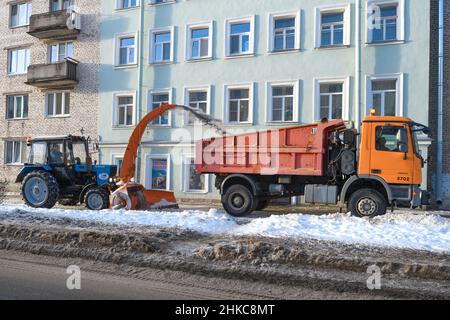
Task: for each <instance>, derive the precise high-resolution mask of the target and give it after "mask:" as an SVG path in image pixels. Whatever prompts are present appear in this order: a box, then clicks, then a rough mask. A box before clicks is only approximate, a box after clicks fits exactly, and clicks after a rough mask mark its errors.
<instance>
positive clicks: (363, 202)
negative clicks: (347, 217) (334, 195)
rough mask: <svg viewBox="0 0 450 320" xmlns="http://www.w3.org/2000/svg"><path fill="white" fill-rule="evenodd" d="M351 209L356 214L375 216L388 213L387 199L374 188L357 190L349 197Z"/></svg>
mask: <svg viewBox="0 0 450 320" xmlns="http://www.w3.org/2000/svg"><path fill="white" fill-rule="evenodd" d="M348 204H349V209H350V210H351V212H352V214H353V215H354V216H357V217H360V218H363V217H369V218H373V217H375V216H382V215H384V214H386V208H387V205H388V203H387V200H386V199H385V197H383V195H382V194H381V193H379V192H378V191H376V190H373V189H360V190H358V191H355V192H354V193H353V194H352V195H351V196H350V199H349V202H348Z"/></svg>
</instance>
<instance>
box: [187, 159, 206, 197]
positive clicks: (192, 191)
mask: <svg viewBox="0 0 450 320" xmlns="http://www.w3.org/2000/svg"><path fill="white" fill-rule="evenodd" d="M181 159H182V162H181V163H182V166H181V171H182V173H181V183H180V186H181V190H180V191H181V192H183V193H187V194H208V193H209V192H210V187H209V185H210V175H209V174H205V175H203V176H204V177H205V188H204V189H203V190H190V189H189V180H188V177H189V176H188V174H189V173H190V172H189V170H188V169H189V167H190V165H191V164H190V160H194V164H195V155H193V154H183V155H182V156H181ZM188 161H189V162H188Z"/></svg>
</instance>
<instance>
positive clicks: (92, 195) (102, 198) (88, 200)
mask: <svg viewBox="0 0 450 320" xmlns="http://www.w3.org/2000/svg"><path fill="white" fill-rule="evenodd" d="M84 203H85V204H86V207H87V208H88V209H89V210H103V209H107V208H108V207H109V194H108V191H106V190H105V189H97V188H95V189H91V190H89V191H88V192H86V195H85V197H84Z"/></svg>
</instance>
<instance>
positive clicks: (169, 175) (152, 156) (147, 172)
mask: <svg viewBox="0 0 450 320" xmlns="http://www.w3.org/2000/svg"><path fill="white" fill-rule="evenodd" d="M153 159H156V160H160V159H164V160H167V182H166V191H171V190H172V183H171V181H172V163H171V156H170V154H146V155H145V189H147V190H159V189H152V188H151V187H152V178H153V177H152V169H151V161H152V160H153Z"/></svg>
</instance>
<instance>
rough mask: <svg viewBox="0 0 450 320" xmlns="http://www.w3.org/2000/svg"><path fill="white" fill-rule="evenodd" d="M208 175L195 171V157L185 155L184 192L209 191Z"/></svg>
mask: <svg viewBox="0 0 450 320" xmlns="http://www.w3.org/2000/svg"><path fill="white" fill-rule="evenodd" d="M208 178H209V177H208V175H205V174H198V173H197V172H196V171H195V158H194V157H192V156H185V157H183V190H182V191H183V192H186V193H207V192H208Z"/></svg>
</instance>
